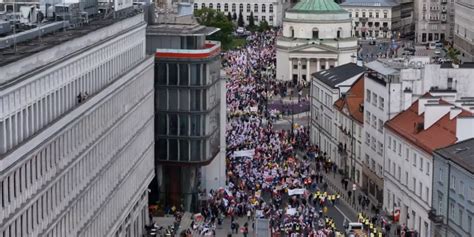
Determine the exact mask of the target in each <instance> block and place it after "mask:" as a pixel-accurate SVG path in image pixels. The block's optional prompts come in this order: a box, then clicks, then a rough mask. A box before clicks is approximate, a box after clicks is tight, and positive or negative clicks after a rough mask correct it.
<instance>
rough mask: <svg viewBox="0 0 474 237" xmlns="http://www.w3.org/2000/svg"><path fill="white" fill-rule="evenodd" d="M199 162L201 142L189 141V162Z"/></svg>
mask: <svg viewBox="0 0 474 237" xmlns="http://www.w3.org/2000/svg"><path fill="white" fill-rule="evenodd" d="M200 160H201V141H199V140H191V161H200Z"/></svg>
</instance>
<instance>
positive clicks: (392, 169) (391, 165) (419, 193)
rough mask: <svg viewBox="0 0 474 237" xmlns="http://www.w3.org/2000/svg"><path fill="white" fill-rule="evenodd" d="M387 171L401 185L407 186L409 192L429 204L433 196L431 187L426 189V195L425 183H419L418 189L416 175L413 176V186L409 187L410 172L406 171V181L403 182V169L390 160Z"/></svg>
mask: <svg viewBox="0 0 474 237" xmlns="http://www.w3.org/2000/svg"><path fill="white" fill-rule="evenodd" d="M397 168H398V170H397V171H398V172H396V169H397ZM385 170H386V171H387V172H388V173H390V174H391V175H392V176H393V177H394V178H395V179H397V180H398V182H400V184H403V185H405V186H406V187H407V188H408V190H410V191H412V192H413V194H415V195H417V196H418V197H420V198H421V200H423V201H424V202H426V203H429V199H430V198H429V197H430V195H431V193H430V188H429V187H425V189H424V191H425V192H424V193H423V183H422V182H421V181H419V183H418V188H417V180H416V177H415V175H416V174H413V175H414V177H412V183H411V186H410V185H409V182H408V179H409V177H408V171H405V179H404V180H402V179H401V175H402V170H401V167H400V165H398V167H397V164H396V163H395V161H394V162H392V160H391V159H390V158H388V159H387V166H386V167H385Z"/></svg>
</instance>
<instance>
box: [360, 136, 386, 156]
mask: <svg viewBox="0 0 474 237" xmlns="http://www.w3.org/2000/svg"><path fill="white" fill-rule="evenodd" d="M365 144H367V146H368V147H370V148H371V149H372V150H373V151H374V152H377V154H379V155H381V156H382V155H383V152H384V150H383V143H381V142H379V141H377V139H376V138H375V137H372V136H370V133H368V132H365Z"/></svg>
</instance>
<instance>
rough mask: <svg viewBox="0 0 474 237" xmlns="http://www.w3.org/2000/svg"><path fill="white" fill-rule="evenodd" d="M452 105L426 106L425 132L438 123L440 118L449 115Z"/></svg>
mask: <svg viewBox="0 0 474 237" xmlns="http://www.w3.org/2000/svg"><path fill="white" fill-rule="evenodd" d="M451 107H452V105H451V104H431V103H428V104H426V105H425V116H424V117H425V121H424V124H425V130H426V129H428V128H430V127H431V125H433V124H434V123H436V121H438V120H439V119H440V118H442V117H443V116H444V115H446V114H447V113H449V111H450V109H451Z"/></svg>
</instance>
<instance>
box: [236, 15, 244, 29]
mask: <svg viewBox="0 0 474 237" xmlns="http://www.w3.org/2000/svg"><path fill="white" fill-rule="evenodd" d="M244 24H245V23H244V16H242V12H240V13H239V19H238V20H237V25H238V26H240V27H243V26H244Z"/></svg>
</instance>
